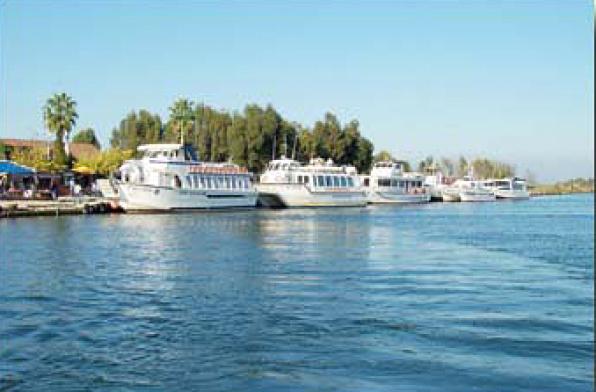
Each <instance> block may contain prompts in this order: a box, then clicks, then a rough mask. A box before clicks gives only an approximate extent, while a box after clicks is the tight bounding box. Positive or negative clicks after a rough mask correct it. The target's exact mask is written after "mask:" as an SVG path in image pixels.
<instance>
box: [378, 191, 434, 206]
mask: <svg viewBox="0 0 596 392" xmlns="http://www.w3.org/2000/svg"><path fill="white" fill-rule="evenodd" d="M367 198H368V202H369V203H371V204H417V203H428V202H429V201H430V198H431V195H430V193H418V194H409V193H397V192H379V191H371V192H369V193H368V195H367Z"/></svg>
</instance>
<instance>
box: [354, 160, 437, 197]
mask: <svg viewBox="0 0 596 392" xmlns="http://www.w3.org/2000/svg"><path fill="white" fill-rule="evenodd" d="M360 180H361V183H362V185H363V187H364V189H365V190H366V195H367V199H368V202H369V203H383V204H401V203H427V202H429V201H430V197H431V195H430V192H429V190H428V189H427V188H426V187H425V186H424V176H422V175H419V174H417V173H405V172H404V171H403V168H402V165H401V164H400V163H399V162H394V161H382V162H377V163H375V164H374V165H373V168H372V170H371V172H370V175H367V176H360Z"/></svg>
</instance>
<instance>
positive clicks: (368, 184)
mask: <svg viewBox="0 0 596 392" xmlns="http://www.w3.org/2000/svg"><path fill="white" fill-rule="evenodd" d="M349 182H350V177H348V183H349ZM364 186H370V178H368V177H367V178H365V179H364Z"/></svg>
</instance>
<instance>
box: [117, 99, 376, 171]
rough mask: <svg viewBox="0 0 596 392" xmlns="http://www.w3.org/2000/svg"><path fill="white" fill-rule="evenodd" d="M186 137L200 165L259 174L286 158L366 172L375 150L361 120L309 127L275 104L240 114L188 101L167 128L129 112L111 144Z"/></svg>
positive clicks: (176, 107) (329, 118)
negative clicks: (220, 164) (223, 164)
mask: <svg viewBox="0 0 596 392" xmlns="http://www.w3.org/2000/svg"><path fill="white" fill-rule="evenodd" d="M181 134H182V135H181ZM181 136H183V138H184V141H185V142H188V143H190V144H192V145H194V147H195V148H196V149H197V151H198V153H199V157H200V159H201V160H204V161H228V160H230V161H233V162H235V163H237V164H239V165H243V166H246V167H247V168H248V169H249V170H251V171H254V172H260V171H262V170H263V169H264V168H265V166H266V165H267V162H269V160H271V159H272V158H273V157H275V158H279V157H280V156H281V155H286V156H287V157H291V156H293V157H294V158H295V159H297V160H300V161H307V160H308V159H310V158H313V157H318V156H320V157H323V158H331V159H333V161H334V162H335V163H337V164H340V165H348V164H351V165H354V166H356V168H357V169H358V170H359V171H366V170H368V169H369V168H370V165H371V162H372V153H373V150H374V146H373V144H372V142H371V141H370V140H368V139H367V138H365V137H363V136H362V135H361V134H360V124H359V123H358V121H357V120H352V121H350V122H348V123H346V124H341V123H340V121H339V119H338V118H337V116H335V115H334V114H332V113H326V114H325V116H324V118H323V119H321V120H319V121H316V122H315V124H314V125H313V126H312V127H310V128H308V127H305V126H303V125H301V124H299V123H297V122H294V121H290V120H288V119H286V118H284V117H283V116H282V115H281V114H280V113H279V112H278V111H276V110H275V109H274V108H273V106H271V105H267V106H266V107H264V108H263V107H261V106H259V105H256V104H249V105H246V106H245V107H244V110H242V111H241V112H233V113H229V112H227V111H225V110H217V109H214V108H213V107H211V106H209V105H205V104H203V103H199V104H194V103H192V102H191V101H188V100H186V99H181V100H178V101H176V102H174V104H173V105H172V107H170V116H169V118H168V120H167V121H166V122H165V123H164V122H163V121H162V120H161V118H160V116H159V115H157V114H153V113H150V112H148V111H146V110H140V111H139V112H138V113H137V112H136V111H133V112H131V113H129V114H128V115H127V116H126V117H125V118H124V119H122V120H121V121H120V123H119V125H118V127H116V128H114V129H113V130H112V134H111V138H110V145H111V146H112V147H115V148H120V149H135V148H136V147H137V146H138V145H140V144H145V143H178V142H179V141H180V138H181Z"/></svg>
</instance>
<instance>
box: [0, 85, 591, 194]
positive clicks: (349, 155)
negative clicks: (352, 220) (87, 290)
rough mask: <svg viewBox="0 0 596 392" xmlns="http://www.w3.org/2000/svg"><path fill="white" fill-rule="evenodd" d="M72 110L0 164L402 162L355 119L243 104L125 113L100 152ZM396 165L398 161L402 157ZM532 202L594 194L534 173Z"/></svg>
mask: <svg viewBox="0 0 596 392" xmlns="http://www.w3.org/2000/svg"><path fill="white" fill-rule="evenodd" d="M76 109H77V102H76V101H75V100H74V99H73V98H72V97H70V96H69V95H67V94H66V93H64V92H62V93H60V94H55V95H53V96H52V97H50V98H49V99H48V100H47V101H46V104H45V105H44V107H43V108H42V113H43V120H44V124H45V127H46V131H47V132H48V133H49V134H50V135H53V137H54V140H53V141H52V142H48V144H47V147H46V148H40V147H35V148H31V149H28V150H17V151H8V150H7V148H6V146H4V145H2V143H1V141H0V159H11V160H14V161H15V162H17V163H19V164H22V165H25V166H29V167H32V168H34V169H36V170H38V171H40V172H50V173H60V172H64V171H68V170H71V169H73V168H76V167H85V168H87V169H90V170H91V171H93V172H94V173H95V174H96V175H98V176H102V177H108V176H110V175H111V174H112V173H113V172H114V171H115V170H117V169H118V168H119V167H120V166H121V165H122V163H123V162H124V161H125V160H127V159H130V158H132V157H134V156H135V150H136V148H137V147H138V146H139V145H141V144H151V143H179V142H180V140H181V139H182V140H184V142H185V143H187V144H191V145H193V146H194V148H196V149H197V152H198V153H199V156H200V157H201V159H202V160H204V161H214V162H226V161H229V162H233V163H236V164H238V165H240V166H244V167H246V168H247V169H248V170H249V171H251V172H253V173H255V174H258V173H260V172H262V171H263V169H264V168H265V167H266V165H267V163H268V162H269V160H271V159H273V158H278V157H280V156H281V155H285V156H287V157H293V158H294V159H296V160H298V161H301V162H306V161H308V160H309V159H311V158H314V157H322V158H324V159H328V158H331V159H332V160H333V161H334V162H335V163H336V164H338V165H353V166H355V167H356V169H357V170H358V172H359V173H367V172H368V171H369V170H370V168H371V166H372V164H373V162H378V161H383V160H399V159H396V158H395V157H393V156H392V154H391V153H390V152H388V151H386V150H380V151H379V152H377V153H376V154H374V151H375V147H374V145H373V143H372V142H371V141H370V140H369V139H367V138H366V137H364V136H363V135H362V134H361V132H360V123H359V122H358V120H357V119H352V120H351V121H349V122H347V123H344V124H342V123H341V122H340V120H339V119H338V117H337V116H336V115H335V114H333V113H331V112H326V113H325V114H324V117H323V119H321V120H318V121H315V123H314V124H313V125H312V126H310V127H309V126H305V125H303V124H300V123H298V122H296V121H291V120H289V119H286V118H284V117H283V116H282V115H281V114H280V113H279V112H277V111H276V110H275V109H274V108H273V106H272V105H267V106H266V107H264V108H263V107H261V106H259V105H257V104H248V105H246V106H245V107H244V109H243V110H242V111H233V112H230V111H227V110H223V109H214V108H213V107H211V106H209V105H206V104H204V103H202V102H201V103H194V102H193V101H191V100H189V99H186V98H181V99H178V100H176V101H175V102H174V103H173V104H172V106H170V108H169V117H168V119H167V120H165V121H164V120H162V119H161V118H160V116H159V115H158V114H155V113H151V112H150V111H148V110H144V109H141V110H138V111H136V110H133V111H131V112H129V114H127V115H126V116H125V117H124V118H123V119H122V120H121V121H120V122H119V123H118V126H116V127H114V128H113V129H112V132H111V135H110V140H109V147H108V148H107V149H103V150H101V145H100V142H99V139H98V138H97V136H96V134H95V131H94V129H93V128H85V129H80V130H79V131H78V132H76V133H75V134H74V136H73V137H72V138H71V137H70V136H71V134H72V133H73V131H74V128H75V125H76V122H77V120H78V113H77V110H76ZM70 140H72V142H76V143H89V144H92V145H94V146H95V147H97V149H98V150H99V152H98V153H96V154H94V155H91V156H84V157H79V158H78V159H74V158H73V156H72V154H71V153H70V149H69V143H70ZM399 158H401V157H399ZM399 161H400V162H401V163H402V164H403V166H404V168H405V170H406V171H411V170H417V171H418V172H421V173H436V172H437V171H441V172H442V173H443V175H444V176H446V177H452V178H453V177H462V176H465V175H466V174H468V173H469V172H470V171H472V172H473V174H474V177H476V178H478V179H486V178H505V177H514V176H516V175H518V176H519V174H517V173H516V170H515V166H514V165H512V164H509V163H505V162H500V161H497V160H492V159H487V158H484V157H477V158H475V159H473V160H469V161H468V160H467V159H466V158H465V157H463V156H460V157H459V159H456V160H453V159H450V158H446V157H440V158H435V157H433V156H428V157H426V158H425V159H423V160H421V161H420V162H418V163H417V165H412V164H410V162H408V161H406V160H399ZM525 177H526V179H527V180H528V184H529V186H530V187H531V189H530V191H531V194H532V195H558V194H567V193H582V192H594V180H593V179H592V178H589V179H583V178H576V179H572V180H568V181H562V182H557V183H554V184H537V183H536V181H534V176H533V174H532V173H530V172H527V173H526V175H525Z"/></svg>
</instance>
